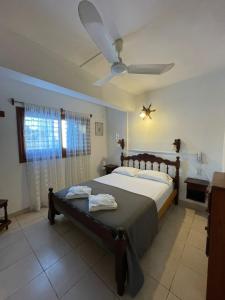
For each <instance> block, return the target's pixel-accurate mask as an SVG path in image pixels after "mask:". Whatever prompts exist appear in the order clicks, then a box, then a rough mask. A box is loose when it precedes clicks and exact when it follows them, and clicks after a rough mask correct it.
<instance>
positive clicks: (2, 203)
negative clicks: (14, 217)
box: [0, 199, 11, 229]
mask: <svg viewBox="0 0 225 300" xmlns="http://www.w3.org/2000/svg"><path fill="white" fill-rule="evenodd" d="M7 206H8V200H3V199H0V209H1V208H3V209H4V218H2V219H0V229H3V228H6V229H8V226H9V224H10V223H11V221H10V220H9V219H8V213H7Z"/></svg>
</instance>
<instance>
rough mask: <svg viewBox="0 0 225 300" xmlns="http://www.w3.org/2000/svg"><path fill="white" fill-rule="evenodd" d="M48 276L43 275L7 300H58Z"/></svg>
mask: <svg viewBox="0 0 225 300" xmlns="http://www.w3.org/2000/svg"><path fill="white" fill-rule="evenodd" d="M57 299H58V298H57V297H56V294H55V292H54V290H53V288H52V287H51V285H50V283H49V280H48V278H47V276H46V275H45V274H44V273H42V274H40V275H39V276H37V277H36V278H35V279H33V280H32V281H31V282H30V283H29V284H28V285H26V286H24V287H23V288H22V289H19V290H18V291H17V292H16V293H15V294H13V295H12V296H11V297H9V298H8V299H7V300H57Z"/></svg>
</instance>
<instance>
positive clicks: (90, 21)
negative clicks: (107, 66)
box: [78, 0, 119, 63]
mask: <svg viewBox="0 0 225 300" xmlns="http://www.w3.org/2000/svg"><path fill="white" fill-rule="evenodd" d="M78 13H79V17H80V21H81V23H82V24H83V26H84V27H85V29H86V30H87V32H88V34H89V35H90V37H91V39H92V40H93V42H94V43H95V45H96V46H97V47H98V48H99V50H100V51H101V52H102V54H103V55H104V56H105V58H106V59H107V60H108V61H109V62H110V63H115V62H119V58H118V53H117V51H116V49H115V46H114V41H113V39H112V38H111V36H110V35H109V33H108V32H107V30H106V29H105V27H104V24H103V21H102V18H101V16H100V14H99V12H98V11H97V9H96V7H95V6H94V5H93V4H92V3H91V2H90V1H88V0H82V1H81V2H80V3H79V5H78Z"/></svg>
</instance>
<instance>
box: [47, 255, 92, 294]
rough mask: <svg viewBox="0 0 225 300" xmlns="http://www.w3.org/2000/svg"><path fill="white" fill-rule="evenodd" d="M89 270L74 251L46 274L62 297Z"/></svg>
mask: <svg viewBox="0 0 225 300" xmlns="http://www.w3.org/2000/svg"><path fill="white" fill-rule="evenodd" d="M88 270H89V268H88V266H87V265H86V263H85V262H84V261H83V260H82V259H81V258H80V256H79V255H78V254H77V253H75V252H74V251H73V252H71V253H69V254H68V255H66V256H64V257H63V258H62V259H60V260H59V261H58V262H57V263H56V264H55V265H53V266H52V267H50V268H49V269H47V271H46V274H47V276H48V278H49V280H50V281H51V283H52V285H53V287H54V289H55V291H56V293H57V295H58V296H59V297H62V296H63V295H64V294H65V293H66V292H67V291H68V290H69V289H71V288H72V287H73V285H75V283H77V282H78V281H79V280H80V279H81V277H82V276H83V275H84V274H85V272H87V271H88Z"/></svg>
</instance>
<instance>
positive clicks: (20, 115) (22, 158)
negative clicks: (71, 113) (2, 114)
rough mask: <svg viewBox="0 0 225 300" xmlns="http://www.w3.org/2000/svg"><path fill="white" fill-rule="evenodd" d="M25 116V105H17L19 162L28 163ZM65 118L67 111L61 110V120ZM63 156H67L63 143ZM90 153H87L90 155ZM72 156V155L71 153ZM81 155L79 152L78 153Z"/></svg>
mask: <svg viewBox="0 0 225 300" xmlns="http://www.w3.org/2000/svg"><path fill="white" fill-rule="evenodd" d="M24 117H25V110H24V107H20V106H17V107H16V119H17V137H18V150H19V162H20V163H26V162H27V159H26V150H25V139H24ZM63 120H65V112H64V111H63V110H61V121H63ZM62 134H63V132H62V128H61V137H62ZM61 151H62V158H66V157H67V155H66V148H63V143H62V150H61ZM90 154H91V152H90V153H88V154H87V155H90ZM70 156H72V155H70ZM77 156H79V153H78V154H77Z"/></svg>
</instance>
